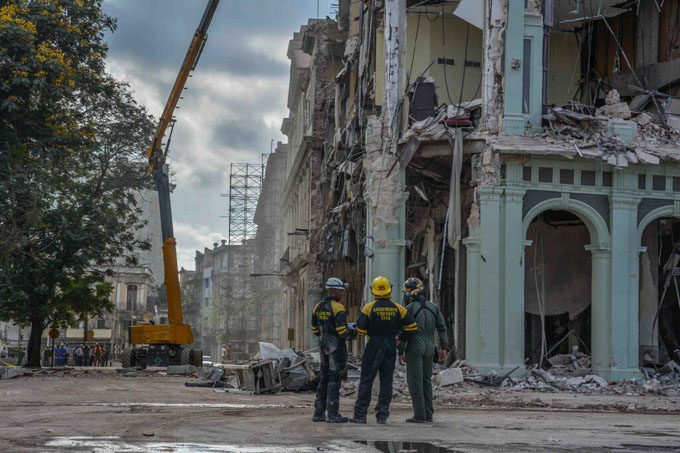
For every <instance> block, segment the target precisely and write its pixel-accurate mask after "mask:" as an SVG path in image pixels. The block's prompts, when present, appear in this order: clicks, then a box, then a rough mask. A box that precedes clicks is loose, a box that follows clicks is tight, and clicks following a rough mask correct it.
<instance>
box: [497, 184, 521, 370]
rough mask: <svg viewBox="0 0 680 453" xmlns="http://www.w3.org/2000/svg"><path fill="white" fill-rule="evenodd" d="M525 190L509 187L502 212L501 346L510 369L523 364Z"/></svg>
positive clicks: (506, 367) (505, 365)
mask: <svg viewBox="0 0 680 453" xmlns="http://www.w3.org/2000/svg"><path fill="white" fill-rule="evenodd" d="M524 193H525V189H515V188H506V189H505V193H504V201H505V204H504V212H503V214H504V215H503V217H504V220H503V226H504V232H503V238H504V240H503V243H504V247H503V250H504V252H505V256H504V257H503V261H502V269H503V270H504V274H503V277H504V278H503V289H504V297H503V300H502V303H501V308H502V310H501V314H502V320H503V335H502V338H501V344H500V348H501V350H502V351H503V354H502V358H501V360H502V365H503V368H504V369H505V370H507V371H510V370H511V369H512V368H514V367H516V366H521V365H523V364H524V239H525V238H524V237H523V231H522V202H523V198H524Z"/></svg>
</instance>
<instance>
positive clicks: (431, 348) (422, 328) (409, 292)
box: [400, 278, 449, 423]
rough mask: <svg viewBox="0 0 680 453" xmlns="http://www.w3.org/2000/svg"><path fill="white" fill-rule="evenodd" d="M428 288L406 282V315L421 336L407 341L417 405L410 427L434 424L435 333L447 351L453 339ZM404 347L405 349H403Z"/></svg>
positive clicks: (410, 388) (408, 365) (416, 281)
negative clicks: (427, 294)
mask: <svg viewBox="0 0 680 453" xmlns="http://www.w3.org/2000/svg"><path fill="white" fill-rule="evenodd" d="M424 292H425V285H423V282H422V281H421V280H420V279H417V278H409V279H408V280H406V281H405V282H404V294H405V295H406V297H407V298H408V300H409V304H408V305H407V306H406V311H408V313H409V315H411V316H412V317H413V319H415V320H416V323H418V332H416V333H415V334H413V335H411V338H409V339H408V340H406V341H404V343H402V344H405V351H406V354H405V358H406V380H407V382H408V391H409V393H410V394H411V402H412V404H413V417H411V418H408V419H406V421H407V422H409V423H428V422H429V423H432V413H433V408H432V363H433V362H434V360H435V357H434V356H435V354H436V351H435V345H434V332H435V330H436V331H437V334H438V336H439V347H440V348H443V349H446V348H447V347H448V345H449V339H448V335H447V332H446V323H445V322H444V316H443V315H442V312H441V311H440V310H439V307H437V306H436V305H435V304H433V303H432V302H430V301H429V300H426V299H425V295H424ZM400 346H401V345H400Z"/></svg>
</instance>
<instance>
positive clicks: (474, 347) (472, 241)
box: [463, 228, 481, 363]
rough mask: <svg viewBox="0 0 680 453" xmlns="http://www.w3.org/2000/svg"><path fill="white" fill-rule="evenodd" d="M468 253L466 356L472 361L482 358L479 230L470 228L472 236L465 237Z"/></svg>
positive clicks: (464, 243) (464, 241)
mask: <svg viewBox="0 0 680 453" xmlns="http://www.w3.org/2000/svg"><path fill="white" fill-rule="evenodd" d="M463 245H465V250H466V253H467V260H466V263H467V268H466V280H465V296H466V297H465V299H466V300H465V358H466V360H467V361H468V362H470V363H477V362H479V360H480V341H479V339H480V325H479V311H480V304H479V263H480V262H481V259H480V256H481V254H480V250H481V249H480V243H479V230H473V229H472V228H471V229H470V236H468V237H467V238H465V239H463Z"/></svg>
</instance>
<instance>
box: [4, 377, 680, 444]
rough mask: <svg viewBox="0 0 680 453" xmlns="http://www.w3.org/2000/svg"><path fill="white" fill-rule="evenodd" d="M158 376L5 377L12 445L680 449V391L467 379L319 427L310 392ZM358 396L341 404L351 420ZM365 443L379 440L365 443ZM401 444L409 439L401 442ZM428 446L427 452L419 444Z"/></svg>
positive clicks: (8, 438) (6, 416)
mask: <svg viewBox="0 0 680 453" xmlns="http://www.w3.org/2000/svg"><path fill="white" fill-rule="evenodd" d="M191 379H192V378H188V377H173V376H166V375H162V374H159V373H157V372H141V373H139V375H138V376H137V377H123V376H120V375H118V374H117V373H116V372H115V371H114V370H112V369H109V370H88V371H87V372H85V371H82V370H73V371H70V372H63V371H62V372H56V373H53V374H50V375H44V374H43V375H37V376H30V377H18V378H14V379H10V380H2V381H0V451H8V452H14V451H102V452H104V451H107V452H108V451H130V452H138V451H234V452H258V451H268V452H269V451H273V452H282V453H284V452H285V453H288V452H307V451H309V452H314V451H380V450H378V449H375V447H373V446H371V445H376V446H378V447H380V448H381V449H383V451H386V450H385V449H386V448H388V447H389V446H386V445H385V444H372V441H422V442H433V443H436V444H440V445H444V446H447V447H449V448H450V450H436V449H430V450H427V451H430V452H434V451H464V452H476V451H680V432H679V431H678V423H679V422H680V397H674V396H631V395H607V394H604V395H602V394H581V393H539V392H531V391H521V392H520V391H513V390H508V389H491V388H479V387H476V386H475V385H474V384H465V387H463V388H461V389H460V391H458V392H457V393H455V394H452V395H451V397H450V398H447V399H446V402H445V404H444V403H438V404H437V407H436V412H435V417H434V418H435V423H434V424H428V425H412V424H408V423H405V422H404V420H405V419H406V418H407V417H408V416H410V406H409V404H408V403H406V402H403V401H399V400H400V399H402V398H399V397H398V398H395V401H394V402H393V404H392V407H391V410H392V413H391V415H390V419H389V421H388V424H387V425H384V426H383V425H376V424H375V420H374V419H373V418H369V423H368V424H367V425H354V424H343V425H329V424H326V423H312V422H311V414H312V403H313V400H314V396H313V395H312V394H310V393H279V394H275V395H264V396H257V395H242V394H233V393H224V392H220V391H216V390H213V389H211V388H196V387H185V386H184V383H185V382H186V381H187V380H191ZM354 398H355V395H349V396H345V397H343V398H342V400H341V405H342V410H341V412H343V413H344V414H345V415H351V412H352V405H353V403H354ZM355 441H369V442H368V445H366V444H365V443H364V444H362V443H357V442H355ZM391 447H392V448H393V450H392V451H398V450H399V449H401V448H404V447H410V446H409V445H406V444H403V445H400V444H395V445H392V446H391ZM419 451H425V450H422V449H421V450H419Z"/></svg>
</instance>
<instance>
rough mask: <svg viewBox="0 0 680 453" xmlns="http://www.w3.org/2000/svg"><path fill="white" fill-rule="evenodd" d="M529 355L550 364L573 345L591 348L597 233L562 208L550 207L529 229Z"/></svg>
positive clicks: (526, 309) (531, 361)
mask: <svg viewBox="0 0 680 453" xmlns="http://www.w3.org/2000/svg"><path fill="white" fill-rule="evenodd" d="M525 238H526V239H527V241H528V244H530V245H527V246H526V247H525V250H524V263H525V265H524V269H525V272H524V358H525V363H526V364H537V363H542V364H545V363H547V362H546V360H547V359H548V358H549V357H550V356H552V355H555V354H559V353H568V352H570V351H571V350H572V348H573V347H574V346H576V347H578V349H579V350H580V351H582V352H585V353H587V354H590V352H591V301H592V294H593V291H592V258H591V253H590V252H589V250H588V248H587V246H588V245H589V244H591V241H592V239H593V238H591V234H590V232H589V229H588V226H587V225H586V223H585V222H584V221H583V220H582V219H581V218H580V217H579V216H577V215H575V214H574V213H572V212H569V211H567V210H563V209H547V210H545V211H542V212H540V213H539V214H538V215H536V216H535V217H534V218H533V219H531V221H530V224H529V225H528V228H527V230H526V235H525Z"/></svg>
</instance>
